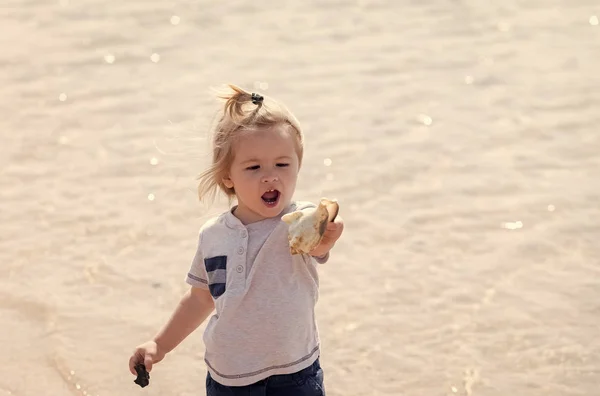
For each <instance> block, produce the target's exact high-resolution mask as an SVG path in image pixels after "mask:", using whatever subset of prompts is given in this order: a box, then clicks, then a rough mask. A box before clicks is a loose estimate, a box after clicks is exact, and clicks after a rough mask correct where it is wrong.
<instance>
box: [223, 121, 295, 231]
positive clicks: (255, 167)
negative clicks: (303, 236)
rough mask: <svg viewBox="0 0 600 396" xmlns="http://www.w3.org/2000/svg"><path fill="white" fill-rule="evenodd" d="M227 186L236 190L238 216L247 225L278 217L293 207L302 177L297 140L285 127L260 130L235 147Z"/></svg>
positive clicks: (245, 135) (243, 138)
mask: <svg viewBox="0 0 600 396" xmlns="http://www.w3.org/2000/svg"><path fill="white" fill-rule="evenodd" d="M233 152H234V159H233V163H232V164H231V168H230V171H229V177H227V178H225V179H224V180H223V182H224V184H225V185H226V186H227V187H229V188H231V187H233V188H234V189H235V194H236V197H237V200H238V207H237V209H236V211H235V215H236V216H237V217H238V218H239V219H240V220H241V221H242V223H244V224H248V223H253V222H256V221H260V220H263V219H266V218H269V217H274V216H277V215H279V214H280V213H281V211H282V210H283V209H284V208H285V207H286V206H287V205H289V203H290V201H291V199H292V196H293V195H294V190H295V189H296V180H297V178H298V167H299V166H298V155H297V154H296V138H295V137H294V136H293V135H292V134H291V133H290V132H288V131H287V128H286V127H285V126H274V127H271V128H267V129H257V130H255V131H250V132H247V133H245V134H243V135H242V136H240V138H239V139H238V140H237V141H236V142H235V144H234V145H233Z"/></svg>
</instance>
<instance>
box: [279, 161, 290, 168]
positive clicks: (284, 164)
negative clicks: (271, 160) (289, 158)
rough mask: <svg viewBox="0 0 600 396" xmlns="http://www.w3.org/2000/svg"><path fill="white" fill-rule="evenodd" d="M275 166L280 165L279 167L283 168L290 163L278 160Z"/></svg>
mask: <svg viewBox="0 0 600 396" xmlns="http://www.w3.org/2000/svg"><path fill="white" fill-rule="evenodd" d="M277 166H278V167H280V168H285V167H286V166H290V164H286V163H284V162H279V163H278V164H277Z"/></svg>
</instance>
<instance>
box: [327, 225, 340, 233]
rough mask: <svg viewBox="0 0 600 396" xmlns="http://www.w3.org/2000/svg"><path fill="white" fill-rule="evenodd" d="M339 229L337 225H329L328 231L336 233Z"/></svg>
mask: <svg viewBox="0 0 600 396" xmlns="http://www.w3.org/2000/svg"><path fill="white" fill-rule="evenodd" d="M338 228H339V225H338V224H337V223H327V230H329V231H335V230H337V229H338Z"/></svg>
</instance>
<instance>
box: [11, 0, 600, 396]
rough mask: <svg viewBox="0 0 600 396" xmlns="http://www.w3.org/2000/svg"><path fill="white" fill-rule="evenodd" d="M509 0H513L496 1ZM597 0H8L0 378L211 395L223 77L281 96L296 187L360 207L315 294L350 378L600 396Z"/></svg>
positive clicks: (325, 331) (335, 371)
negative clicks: (135, 361) (154, 361)
mask: <svg viewBox="0 0 600 396" xmlns="http://www.w3.org/2000/svg"><path fill="white" fill-rule="evenodd" d="M492 3H494V4H492ZM599 18H600V3H598V2H597V1H592V0H570V1H559V0H554V1H541V0H523V1H516V0H508V1H503V2H487V1H482V0H422V1H414V0H401V1H392V0H387V1H376V0H373V1H368V0H359V1H331V2H325V1H316V0H309V1H305V2H293V1H279V2H275V1H267V2H244V1H228V2H210V1H183V0H173V1H158V0H152V1H138V0H128V1H115V0H102V1H101V0H60V1H59V0H51V1H42V0H4V2H3V5H2V6H1V7H0V24H1V26H2V32H3V34H2V35H0V44H1V48H2V51H1V52H0V86H1V87H2V93H3V94H2V96H1V97H0V142H1V146H0V154H1V155H0V323H2V326H1V327H0V349H1V350H2V356H3V362H2V363H0V372H1V373H2V375H1V376H0V396H9V395H10V396H30V395H36V396H42V395H43V396H59V395H60V396H62V395H72V396H125V395H127V396H130V395H137V394H139V395H142V394H143V395H146V396H152V395H176V396H192V395H204V394H205V393H204V378H205V375H206V370H205V366H204V363H203V361H202V357H203V352H204V350H203V348H204V347H203V344H202V331H203V327H201V328H200V329H199V330H198V331H197V332H196V333H194V334H193V335H192V336H191V337H189V338H188V339H187V340H186V341H184V343H183V344H181V346H180V347H179V348H178V349H176V351H175V352H173V353H172V354H170V355H169V356H168V357H167V358H166V359H165V360H164V361H163V362H162V363H160V364H159V365H157V366H156V367H155V369H154V370H153V372H152V374H151V382H150V386H149V387H147V388H145V389H143V390H142V389H140V388H139V387H138V386H137V385H135V384H134V383H133V379H134V377H133V376H132V375H131V374H130V373H129V371H128V368H127V361H128V358H129V355H130V353H131V352H132V350H133V348H134V347H135V346H136V345H137V344H138V343H140V342H142V341H145V340H146V339H147V338H149V337H151V336H152V335H153V334H154V333H155V332H156V331H157V330H158V329H159V327H160V326H162V324H163V323H164V322H165V320H167V318H168V317H169V315H170V313H171V312H172V309H173V308H174V306H175V305H176V303H177V302H178V300H179V298H180V296H181V294H182V293H183V292H184V291H185V290H186V288H187V285H186V284H185V282H184V277H185V274H186V272H187V270H188V268H189V265H190V262H191V259H192V257H193V254H194V251H195V244H196V236H197V231H198V228H199V227H200V226H201V224H202V223H203V222H204V221H205V220H207V219H208V218H209V217H211V216H213V215H215V214H217V213H220V212H222V211H223V210H226V208H227V202H226V201H225V200H224V199H223V200H220V201H218V202H216V203H215V204H214V205H211V206H208V205H204V204H201V203H200V202H198V199H197V195H196V180H195V178H196V176H197V175H198V174H199V173H200V172H201V170H202V169H203V167H204V166H205V165H206V164H207V163H208V159H209V157H208V147H209V142H208V140H207V131H208V126H209V125H210V123H211V122H212V117H213V115H214V111H215V110H216V108H217V107H216V106H217V102H216V101H215V100H214V96H213V94H212V92H211V87H218V86H220V85H221V84H225V83H235V84H238V85H240V86H242V87H244V88H246V89H249V90H256V91H258V92H262V93H265V94H266V95H271V96H273V97H276V98H277V99H280V100H282V101H283V102H285V103H286V104H287V105H288V106H289V107H290V108H291V109H292V110H293V112H294V113H295V114H296V116H297V117H298V119H299V120H300V123H301V124H302V126H303V128H304V132H305V136H306V149H305V157H304V163H303V168H302V171H301V176H300V179H299V182H298V188H297V190H296V198H297V199H302V200H311V201H317V200H318V199H319V198H320V197H330V198H337V199H338V200H339V202H340V206H341V214H342V216H343V217H344V220H345V223H346V228H345V232H344V235H343V236H342V239H341V240H340V241H339V243H338V244H337V245H336V247H335V248H334V250H333V251H332V256H331V260H330V262H329V263H328V264H327V265H325V266H322V267H321V268H320V270H321V294H320V300H319V304H318V308H317V314H318V319H319V328H320V332H321V338H322V342H323V347H322V348H323V353H322V357H321V362H322V365H323V367H324V371H325V381H326V387H327V394H328V395H330V396H362V395H365V396H371V395H373V396H377V395H382V396H383V395H394V396H396V395H407V396H430V395H431V396H433V395H440V396H451V395H459V396H506V395H518V396H537V395H540V396H541V395H543V396H596V395H598V393H599V391H598V384H599V383H600V339H599V337H598V334H599V333H600V244H599V241H600V73H599V70H600V25H599Z"/></svg>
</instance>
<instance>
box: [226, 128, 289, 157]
mask: <svg viewBox="0 0 600 396" xmlns="http://www.w3.org/2000/svg"><path fill="white" fill-rule="evenodd" d="M295 144H296V143H295V141H294V136H292V134H290V133H289V132H288V131H286V130H285V129H283V128H277V129H274V128H268V129H266V128H264V129H256V130H247V131H244V132H242V133H241V134H240V136H239V138H238V139H237V141H236V144H235V145H234V151H235V156H236V157H238V158H241V157H273V156H275V157H277V156H281V155H291V154H292V153H294V152H295V148H296V147H295Z"/></svg>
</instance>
